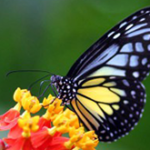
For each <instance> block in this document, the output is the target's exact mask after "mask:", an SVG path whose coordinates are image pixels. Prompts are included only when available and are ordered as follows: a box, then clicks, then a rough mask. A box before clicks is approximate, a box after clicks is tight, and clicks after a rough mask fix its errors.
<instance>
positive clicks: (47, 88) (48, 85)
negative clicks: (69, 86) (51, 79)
mask: <svg viewBox="0 0 150 150" xmlns="http://www.w3.org/2000/svg"><path fill="white" fill-rule="evenodd" d="M50 86H51V83H50V84H48V85H47V86H46V88H45V89H44V91H43V93H42V94H41V95H39V97H38V99H39V98H41V97H43V95H44V94H45V92H46V91H47V90H48V88H49V87H50Z"/></svg>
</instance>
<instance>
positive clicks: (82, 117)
mask: <svg viewBox="0 0 150 150" xmlns="http://www.w3.org/2000/svg"><path fill="white" fill-rule="evenodd" d="M75 101H76V100H74V99H73V100H72V101H71V104H72V107H73V108H74V110H75V111H76V113H77V114H78V116H79V117H80V119H81V120H82V121H83V122H84V123H85V125H86V126H87V128H88V129H90V130H93V128H92V127H91V125H90V124H89V123H88V121H87V120H86V118H85V117H84V116H83V115H82V114H81V112H80V111H79V109H78V108H77V105H76V102H75Z"/></svg>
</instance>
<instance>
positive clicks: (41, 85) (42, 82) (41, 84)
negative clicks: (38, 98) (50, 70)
mask: <svg viewBox="0 0 150 150" xmlns="http://www.w3.org/2000/svg"><path fill="white" fill-rule="evenodd" d="M45 82H50V80H44V81H41V83H40V89H39V95H41V91H42V87H43V84H44V83H45Z"/></svg>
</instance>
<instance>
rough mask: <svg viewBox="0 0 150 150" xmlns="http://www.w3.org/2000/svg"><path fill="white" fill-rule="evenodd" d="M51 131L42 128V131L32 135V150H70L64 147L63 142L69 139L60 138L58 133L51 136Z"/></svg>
mask: <svg viewBox="0 0 150 150" xmlns="http://www.w3.org/2000/svg"><path fill="white" fill-rule="evenodd" d="M50 130H51V129H49V128H47V127H44V128H43V129H42V130H40V131H38V132H36V133H34V134H32V138H31V139H32V143H34V148H38V149H41V150H44V149H45V150H71V149H72V148H73V147H72V148H70V149H67V148H66V147H65V146H64V142H67V141H68V140H69V138H66V137H62V136H61V134H60V133H59V132H56V133H54V135H52V134H51V131H50Z"/></svg>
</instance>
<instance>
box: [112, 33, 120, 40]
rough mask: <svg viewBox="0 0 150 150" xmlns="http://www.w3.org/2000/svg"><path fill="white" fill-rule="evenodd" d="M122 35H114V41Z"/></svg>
mask: <svg viewBox="0 0 150 150" xmlns="http://www.w3.org/2000/svg"><path fill="white" fill-rule="evenodd" d="M120 35H121V34H120V33H117V34H116V35H114V37H113V39H117V38H118V37H119V36H120Z"/></svg>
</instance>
